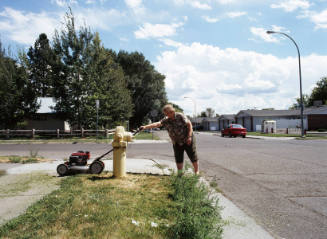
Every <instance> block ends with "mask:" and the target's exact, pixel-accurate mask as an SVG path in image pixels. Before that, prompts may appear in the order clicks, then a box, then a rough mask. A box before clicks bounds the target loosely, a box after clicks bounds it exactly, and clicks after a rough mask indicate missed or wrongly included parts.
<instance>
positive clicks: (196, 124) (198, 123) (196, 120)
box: [189, 117, 204, 130]
mask: <svg viewBox="0 0 327 239" xmlns="http://www.w3.org/2000/svg"><path fill="white" fill-rule="evenodd" d="M189 119H190V121H191V123H192V127H193V129H194V130H198V129H203V125H202V121H203V119H204V117H191V118H189Z"/></svg>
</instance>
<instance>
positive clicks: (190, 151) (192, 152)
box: [185, 135, 199, 174]
mask: <svg viewBox="0 0 327 239" xmlns="http://www.w3.org/2000/svg"><path fill="white" fill-rule="evenodd" d="M185 151H186V153H187V156H188V157H189V158H190V160H191V162H192V164H193V168H194V173H195V174H199V161H198V155H197V152H196V146H195V137H194V135H192V143H191V145H186V146H185Z"/></svg>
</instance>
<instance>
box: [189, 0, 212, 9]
mask: <svg viewBox="0 0 327 239" xmlns="http://www.w3.org/2000/svg"><path fill="white" fill-rule="evenodd" d="M191 6H192V7H194V8H198V9H202V10H211V6H210V5H208V4H206V3H200V2H199V1H192V2H191Z"/></svg>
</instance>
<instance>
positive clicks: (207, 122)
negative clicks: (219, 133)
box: [202, 117, 218, 131]
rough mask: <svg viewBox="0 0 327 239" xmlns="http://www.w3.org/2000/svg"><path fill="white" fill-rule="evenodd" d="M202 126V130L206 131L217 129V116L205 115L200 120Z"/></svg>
mask: <svg viewBox="0 0 327 239" xmlns="http://www.w3.org/2000/svg"><path fill="white" fill-rule="evenodd" d="M202 126H203V130H207V131H215V130H218V118H217V117H213V118H209V117H205V118H203V120H202Z"/></svg>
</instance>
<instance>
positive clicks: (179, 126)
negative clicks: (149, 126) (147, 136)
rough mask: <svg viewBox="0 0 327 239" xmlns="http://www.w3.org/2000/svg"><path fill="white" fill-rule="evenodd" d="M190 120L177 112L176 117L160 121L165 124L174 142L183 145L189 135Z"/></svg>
mask: <svg viewBox="0 0 327 239" xmlns="http://www.w3.org/2000/svg"><path fill="white" fill-rule="evenodd" d="M188 122H189V120H188V119H187V118H186V117H185V116H184V115H183V114H182V113H177V112H176V113H175V118H174V119H169V118H168V117H165V118H163V119H162V120H161V121H160V123H161V125H162V126H164V127H165V128H166V129H167V131H168V134H169V137H170V138H171V140H172V141H173V144H176V143H177V144H179V145H183V144H184V143H186V140H187V137H188V127H187V123H188Z"/></svg>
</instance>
